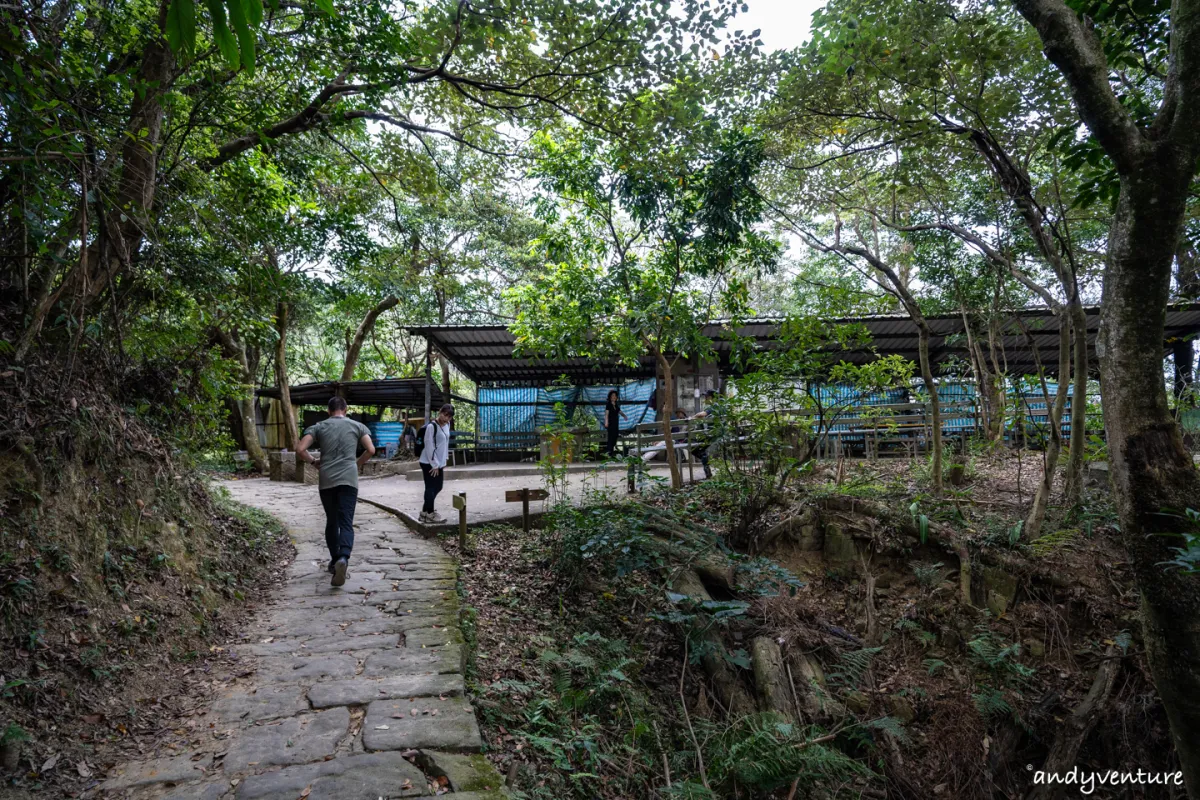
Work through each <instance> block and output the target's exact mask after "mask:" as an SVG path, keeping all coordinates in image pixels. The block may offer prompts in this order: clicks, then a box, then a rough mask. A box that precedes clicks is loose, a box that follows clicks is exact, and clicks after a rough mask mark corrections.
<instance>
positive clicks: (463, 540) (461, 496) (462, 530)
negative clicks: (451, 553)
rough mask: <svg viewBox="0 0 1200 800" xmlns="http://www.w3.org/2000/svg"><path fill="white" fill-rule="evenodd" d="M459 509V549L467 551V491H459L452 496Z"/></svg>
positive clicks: (463, 551) (461, 551)
mask: <svg viewBox="0 0 1200 800" xmlns="http://www.w3.org/2000/svg"><path fill="white" fill-rule="evenodd" d="M451 499H452V500H453V502H454V507H455V508H457V509H458V551H459V552H460V553H466V552H467V493H466V492H459V493H458V494H455V495H453V496H452V497H451Z"/></svg>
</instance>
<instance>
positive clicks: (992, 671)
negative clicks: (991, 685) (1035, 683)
mask: <svg viewBox="0 0 1200 800" xmlns="http://www.w3.org/2000/svg"><path fill="white" fill-rule="evenodd" d="M967 653H968V655H969V656H970V657H971V661H972V662H973V663H974V664H975V666H976V667H977V668H979V669H981V670H983V671H984V672H986V673H987V674H988V675H989V676H990V678H991V679H992V680H994V681H996V682H998V683H999V684H1001V685H1004V686H1007V685H1021V684H1024V683H1026V682H1027V681H1028V680H1029V679H1030V678H1031V677H1033V674H1034V670H1033V669H1032V668H1031V667H1027V666H1025V665H1024V664H1022V663H1021V662H1020V661H1018V660H1017V657H1018V656H1020V655H1021V645H1020V644H1018V643H1015V642H1014V643H1012V644H1007V643H1005V642H1004V640H1003V639H1001V638H1000V637H999V636H997V635H996V634H995V633H993V632H992V631H991V630H990V629H989V628H988V627H987V626H986V625H979V626H977V627H976V628H975V636H974V637H972V638H971V640H970V641H968V642H967Z"/></svg>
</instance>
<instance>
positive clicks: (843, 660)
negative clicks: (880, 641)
mask: <svg viewBox="0 0 1200 800" xmlns="http://www.w3.org/2000/svg"><path fill="white" fill-rule="evenodd" d="M882 651H883V648H882V647H864V648H861V649H859V650H849V651H847V652H845V653H842V655H841V657H840V658H839V659H838V663H837V666H836V667H835V668H834V669H832V670H830V672H829V675H828V681H829V683H830V684H833V685H835V686H840V687H842V688H845V689H853V688H854V687H856V686H858V684H859V683H860V682H861V681H862V679H863V676H865V675H866V674H867V670H869V669H870V668H871V662H872V661H874V660H875V656H877V655H879V653H880V652H882Z"/></svg>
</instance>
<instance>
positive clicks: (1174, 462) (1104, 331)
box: [1097, 159, 1200, 797]
mask: <svg viewBox="0 0 1200 800" xmlns="http://www.w3.org/2000/svg"><path fill="white" fill-rule="evenodd" d="M1146 160H1147V161H1148V162H1150V163H1146V164H1144V165H1142V168H1141V169H1140V170H1139V171H1138V173H1137V174H1135V175H1134V177H1132V178H1125V179H1123V180H1122V185H1121V194H1120V197H1119V199H1118V203H1117V211H1116V215H1115V217H1114V219H1113V224H1112V228H1111V230H1110V233H1109V243H1108V257H1107V263H1106V266H1105V275H1104V295H1103V301H1102V305H1101V323H1100V336H1099V340H1098V348H1097V349H1098V351H1099V356H1100V382H1101V387H1100V388H1101V393H1102V396H1103V399H1104V424H1105V428H1106V429H1107V433H1108V449H1109V468H1110V478H1111V481H1112V487H1113V490H1114V496H1115V499H1116V503H1117V511H1118V514H1119V517H1120V522H1121V536H1122V538H1123V539H1124V542H1125V546H1126V548H1127V549H1128V551H1129V554H1130V557H1131V561H1132V563H1133V567H1134V572H1135V575H1136V576H1137V583H1138V588H1139V589H1140V590H1141V594H1142V625H1143V628H1144V636H1145V641H1146V652H1147V657H1148V660H1149V663H1150V669H1151V672H1152V674H1153V676H1154V683H1155V686H1156V688H1157V689H1158V693H1159V696H1160V697H1162V701H1163V706H1164V707H1165V708H1166V712H1167V718H1168V720H1169V721H1170V723H1171V734H1172V737H1173V738H1174V740H1175V746H1176V749H1177V750H1178V753H1179V761H1180V765H1181V767H1182V769H1183V772H1184V780H1185V782H1186V783H1187V787H1188V796H1189V797H1200V579H1198V578H1197V577H1196V576H1194V575H1185V574H1183V573H1182V572H1180V571H1179V570H1176V569H1171V568H1169V567H1166V566H1164V565H1163V562H1166V561H1170V560H1171V559H1173V558H1174V557H1175V554H1174V553H1173V552H1172V550H1171V548H1172V547H1177V546H1179V545H1181V544H1182V540H1181V539H1180V538H1179V536H1177V535H1170V534H1181V533H1184V532H1193V531H1194V525H1192V524H1191V523H1190V521H1189V520H1188V519H1187V518H1186V517H1185V515H1184V513H1183V512H1184V510H1185V509H1187V508H1193V509H1194V508H1197V507H1198V506H1200V474H1198V473H1197V470H1196V467H1195V465H1194V464H1193V463H1192V459H1191V456H1190V454H1189V453H1188V452H1187V451H1186V450H1185V449H1184V446H1183V438H1182V436H1181V434H1180V430H1179V426H1178V425H1177V424H1176V423H1175V420H1174V419H1173V418H1172V415H1171V411H1170V409H1169V407H1168V405H1167V394H1166V391H1165V387H1164V384H1163V374H1162V346H1163V337H1164V331H1165V327H1166V305H1167V300H1168V296H1169V291H1170V283H1171V260H1172V256H1173V250H1174V247H1175V243H1176V240H1177V238H1178V235H1179V229H1180V223H1181V221H1182V219H1183V207H1184V197H1185V196H1186V187H1187V181H1186V180H1179V179H1176V187H1175V188H1177V191H1174V192H1171V191H1165V189H1166V187H1164V186H1162V185H1161V182H1162V181H1163V177H1166V178H1167V179H1171V178H1172V177H1174V176H1176V175H1179V174H1183V173H1182V170H1183V168H1184V165H1179V164H1156V163H1154V160H1153V159H1146ZM1189 166H1190V165H1189ZM1158 176H1163V177H1158ZM1164 534H1165V535H1164Z"/></svg>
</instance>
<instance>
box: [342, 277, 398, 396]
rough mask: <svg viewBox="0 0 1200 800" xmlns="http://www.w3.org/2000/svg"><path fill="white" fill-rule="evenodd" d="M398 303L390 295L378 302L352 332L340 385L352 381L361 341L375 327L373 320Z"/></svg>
mask: <svg viewBox="0 0 1200 800" xmlns="http://www.w3.org/2000/svg"><path fill="white" fill-rule="evenodd" d="M399 302H400V299H399V298H398V297H396V296H395V295H393V294H390V295H388V296H387V297H385V298H383V299H382V300H380V301H379V305H377V306H375V307H374V308H372V309H371V310H370V311H368V312H367V315H366V316H365V317H363V321H362V322H360V323H359V325H358V330H356V331H355V332H354V338H353V339H351V340H350V342H349V344H348V346H347V347H346V365H345V366H344V367H343V368H342V377H341V382H342V383H349V382H350V381H352V380H354V370H355V369H356V368H357V367H358V355H359V353H361V352H362V346H363V341H364V340H365V339H366V338H367V334H368V333H370V332H371V328H373V327H374V326H375V320H377V319H378V318H379V315H380V314H382V313H383V312H385V311H387V310H388V309H389V308H392V307H393V306H395V305H396V304H397V303H399Z"/></svg>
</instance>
